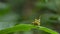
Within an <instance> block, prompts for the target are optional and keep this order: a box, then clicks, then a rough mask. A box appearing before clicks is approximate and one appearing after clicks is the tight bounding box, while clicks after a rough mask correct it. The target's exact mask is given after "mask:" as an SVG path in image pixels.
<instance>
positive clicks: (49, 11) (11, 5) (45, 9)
mask: <svg viewBox="0 0 60 34" xmlns="http://www.w3.org/2000/svg"><path fill="white" fill-rule="evenodd" d="M35 18H37V19H38V18H40V19H41V26H44V27H47V28H50V29H52V30H55V31H57V32H60V0H0V30H2V29H5V28H9V27H12V26H15V25H18V24H21V23H22V24H31V23H32V21H33V20H34V19H35ZM9 34H49V33H47V32H44V31H37V30H35V31H27V32H14V33H9Z"/></svg>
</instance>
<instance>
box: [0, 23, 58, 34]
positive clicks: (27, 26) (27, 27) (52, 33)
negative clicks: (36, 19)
mask: <svg viewBox="0 0 60 34" xmlns="http://www.w3.org/2000/svg"><path fill="white" fill-rule="evenodd" d="M32 28H36V29H38V30H43V31H45V32H48V33H50V34H58V32H56V31H53V30H51V29H48V28H46V27H42V26H34V25H31V24H20V25H16V26H14V27H10V28H7V29H3V30H0V34H8V33H11V32H17V31H29V30H31V29H32Z"/></svg>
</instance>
